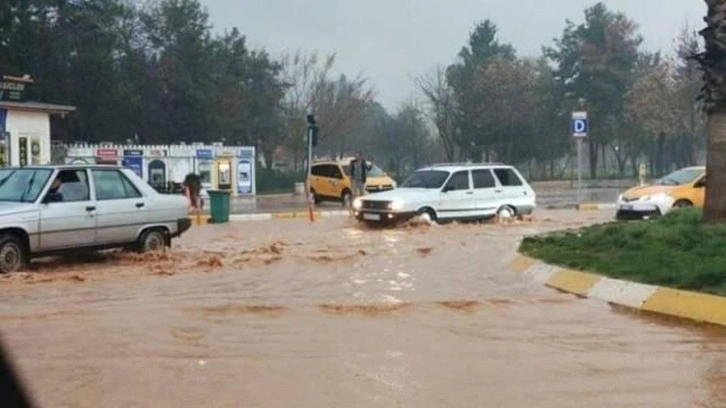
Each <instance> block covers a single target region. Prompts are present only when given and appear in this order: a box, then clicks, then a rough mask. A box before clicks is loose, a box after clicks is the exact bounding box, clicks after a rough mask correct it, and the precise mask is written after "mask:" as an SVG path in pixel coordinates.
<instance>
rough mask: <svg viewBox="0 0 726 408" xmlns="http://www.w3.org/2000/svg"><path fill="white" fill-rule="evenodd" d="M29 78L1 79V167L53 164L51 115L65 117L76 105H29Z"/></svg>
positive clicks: (5, 76)
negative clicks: (26, 99)
mask: <svg viewBox="0 0 726 408" xmlns="http://www.w3.org/2000/svg"><path fill="white" fill-rule="evenodd" d="M32 83H33V80H32V79H30V77H29V76H27V75H26V76H23V77H14V76H9V75H3V76H2V77H1V78H0V166H25V165H32V164H47V163H50V161H51V142H50V116H51V115H61V116H65V115H67V114H68V113H71V112H73V111H75V110H76V108H75V107H73V106H64V105H55V104H50V103H40V102H26V101H25V88H26V87H27V86H28V85H29V84H32Z"/></svg>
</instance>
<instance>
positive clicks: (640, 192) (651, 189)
mask: <svg viewBox="0 0 726 408" xmlns="http://www.w3.org/2000/svg"><path fill="white" fill-rule="evenodd" d="M678 187H681V186H657V185H652V186H638V187H633V188H631V189H630V190H628V191H626V192H624V193H623V197H627V198H640V197H644V196H648V195H656V194H668V193H670V192H672V191H673V190H675V189H677V188H678Z"/></svg>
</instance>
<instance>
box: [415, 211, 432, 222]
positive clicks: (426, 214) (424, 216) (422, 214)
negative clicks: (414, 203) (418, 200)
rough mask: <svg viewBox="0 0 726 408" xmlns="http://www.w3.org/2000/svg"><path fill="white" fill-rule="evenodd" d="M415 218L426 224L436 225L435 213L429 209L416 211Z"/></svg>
mask: <svg viewBox="0 0 726 408" xmlns="http://www.w3.org/2000/svg"><path fill="white" fill-rule="evenodd" d="M416 216H417V217H418V218H419V219H420V220H421V221H424V222H426V223H428V224H435V223H436V213H434V210H432V209H430V208H422V209H420V210H418V213H417V214H416Z"/></svg>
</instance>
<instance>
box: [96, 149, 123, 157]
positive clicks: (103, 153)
mask: <svg viewBox="0 0 726 408" xmlns="http://www.w3.org/2000/svg"><path fill="white" fill-rule="evenodd" d="M96 156H98V157H118V149H96Z"/></svg>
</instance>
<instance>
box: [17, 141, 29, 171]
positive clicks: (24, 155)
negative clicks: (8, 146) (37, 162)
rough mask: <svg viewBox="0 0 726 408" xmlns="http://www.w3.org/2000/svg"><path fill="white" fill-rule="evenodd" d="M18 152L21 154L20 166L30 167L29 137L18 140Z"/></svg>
mask: <svg viewBox="0 0 726 408" xmlns="http://www.w3.org/2000/svg"><path fill="white" fill-rule="evenodd" d="M18 152H19V153H20V165H21V166H27V165H28V138H27V137H19V138H18Z"/></svg>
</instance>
